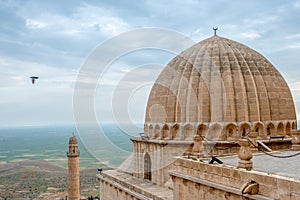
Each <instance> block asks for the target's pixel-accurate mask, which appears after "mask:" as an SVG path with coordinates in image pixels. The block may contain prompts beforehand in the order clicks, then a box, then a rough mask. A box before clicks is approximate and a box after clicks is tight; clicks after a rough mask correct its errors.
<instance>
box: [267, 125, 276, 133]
mask: <svg viewBox="0 0 300 200" xmlns="http://www.w3.org/2000/svg"><path fill="white" fill-rule="evenodd" d="M271 135H275V127H274V125H273V124H272V123H270V124H269V125H268V126H267V136H271Z"/></svg>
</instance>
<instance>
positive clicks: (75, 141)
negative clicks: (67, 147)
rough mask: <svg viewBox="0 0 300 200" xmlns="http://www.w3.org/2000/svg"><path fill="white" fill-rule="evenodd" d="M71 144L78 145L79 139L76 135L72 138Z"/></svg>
mask: <svg viewBox="0 0 300 200" xmlns="http://www.w3.org/2000/svg"><path fill="white" fill-rule="evenodd" d="M69 144H78V141H77V138H76V136H75V135H74V134H73V135H72V136H71V137H70V139H69Z"/></svg>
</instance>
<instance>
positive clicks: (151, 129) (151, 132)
mask: <svg viewBox="0 0 300 200" xmlns="http://www.w3.org/2000/svg"><path fill="white" fill-rule="evenodd" d="M148 131H149V137H150V138H155V134H154V129H153V125H152V124H150V125H149V130H148Z"/></svg>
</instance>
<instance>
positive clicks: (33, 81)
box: [30, 76, 39, 84]
mask: <svg viewBox="0 0 300 200" xmlns="http://www.w3.org/2000/svg"><path fill="white" fill-rule="evenodd" d="M30 78H31V82H32V84H34V83H35V80H37V79H39V77H37V76H31V77H30Z"/></svg>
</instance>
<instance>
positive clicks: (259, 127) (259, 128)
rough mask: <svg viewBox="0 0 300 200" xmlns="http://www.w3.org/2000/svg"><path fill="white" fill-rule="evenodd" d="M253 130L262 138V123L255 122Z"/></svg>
mask: <svg viewBox="0 0 300 200" xmlns="http://www.w3.org/2000/svg"><path fill="white" fill-rule="evenodd" d="M254 131H255V132H257V133H258V137H259V138H264V126H263V124H262V123H260V122H257V123H256V124H255V126H254Z"/></svg>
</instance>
